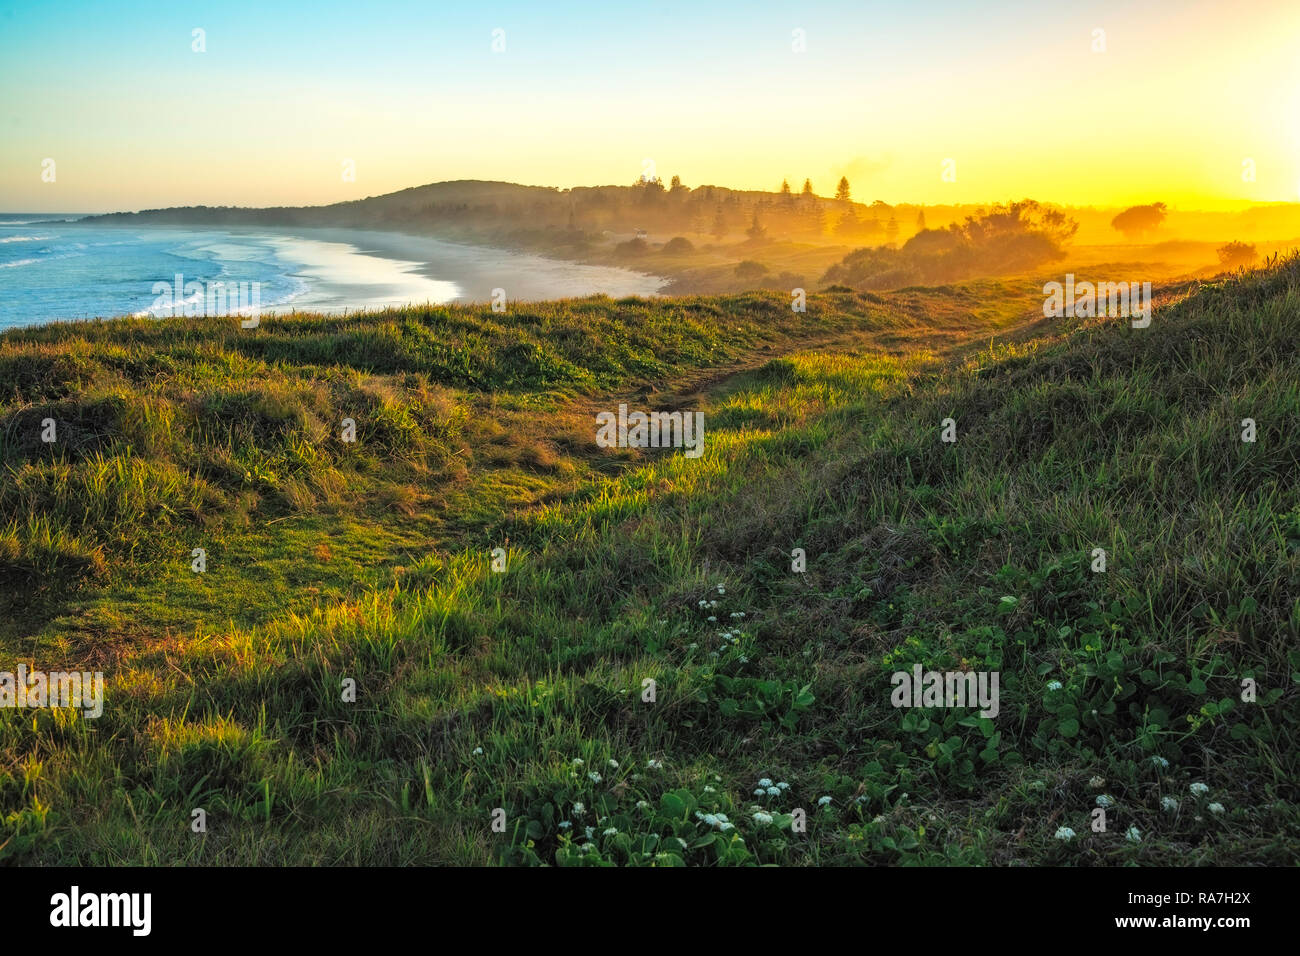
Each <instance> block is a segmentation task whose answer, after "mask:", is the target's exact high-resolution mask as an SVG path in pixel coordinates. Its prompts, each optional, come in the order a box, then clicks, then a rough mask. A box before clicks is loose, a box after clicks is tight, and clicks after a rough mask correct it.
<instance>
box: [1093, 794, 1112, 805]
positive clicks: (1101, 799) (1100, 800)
mask: <svg viewBox="0 0 1300 956" xmlns="http://www.w3.org/2000/svg"><path fill="white" fill-rule="evenodd" d="M1114 805H1115V798H1114V797H1108V796H1107V795H1106V794H1104V793H1099V794H1097V806H1099V807H1113V806H1114Z"/></svg>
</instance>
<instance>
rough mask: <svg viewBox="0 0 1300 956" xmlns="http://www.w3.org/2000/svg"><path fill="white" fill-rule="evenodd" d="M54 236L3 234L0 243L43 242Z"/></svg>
mask: <svg viewBox="0 0 1300 956" xmlns="http://www.w3.org/2000/svg"><path fill="white" fill-rule="evenodd" d="M53 238H54V236H5V237H4V238H3V239H0V245H3V244H4V243H6V242H44V241H45V240H47V239H53Z"/></svg>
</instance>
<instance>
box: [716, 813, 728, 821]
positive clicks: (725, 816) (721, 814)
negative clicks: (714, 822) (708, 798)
mask: <svg viewBox="0 0 1300 956" xmlns="http://www.w3.org/2000/svg"><path fill="white" fill-rule="evenodd" d="M716 816H717V818H718V819H719V820H720V821H722V822H723V823H726V822H727V815H726V814H725V813H719V814H716Z"/></svg>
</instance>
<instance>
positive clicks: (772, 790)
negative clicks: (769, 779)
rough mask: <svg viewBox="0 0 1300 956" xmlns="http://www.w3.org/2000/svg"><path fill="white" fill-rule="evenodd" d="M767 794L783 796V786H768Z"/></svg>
mask: <svg viewBox="0 0 1300 956" xmlns="http://www.w3.org/2000/svg"><path fill="white" fill-rule="evenodd" d="M767 795H768V796H769V797H779V796H781V788H780V787H768V788H767Z"/></svg>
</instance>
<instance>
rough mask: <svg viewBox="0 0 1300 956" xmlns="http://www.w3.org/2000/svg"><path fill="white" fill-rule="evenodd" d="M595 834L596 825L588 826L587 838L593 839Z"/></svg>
mask: <svg viewBox="0 0 1300 956" xmlns="http://www.w3.org/2000/svg"><path fill="white" fill-rule="evenodd" d="M595 835H596V828H595V827H587V839H588V840H590V839H591V838H592V837H594V836H595Z"/></svg>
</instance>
